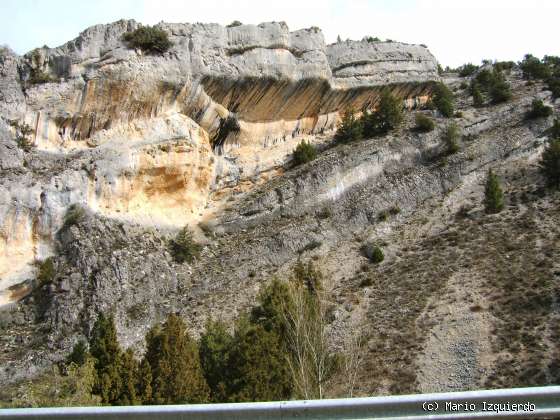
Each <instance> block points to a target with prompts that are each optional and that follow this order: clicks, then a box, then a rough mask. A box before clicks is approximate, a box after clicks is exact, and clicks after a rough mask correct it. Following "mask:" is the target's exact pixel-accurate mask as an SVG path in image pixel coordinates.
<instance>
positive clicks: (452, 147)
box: [442, 123, 461, 155]
mask: <svg viewBox="0 0 560 420" xmlns="http://www.w3.org/2000/svg"><path fill="white" fill-rule="evenodd" d="M460 136H461V134H460V130H459V126H458V125H457V124H456V123H451V124H449V125H448V126H447V127H446V128H445V130H444V131H443V134H442V141H443V144H444V145H445V152H446V153H447V154H448V155H452V154H455V153H457V152H458V151H459V137H460Z"/></svg>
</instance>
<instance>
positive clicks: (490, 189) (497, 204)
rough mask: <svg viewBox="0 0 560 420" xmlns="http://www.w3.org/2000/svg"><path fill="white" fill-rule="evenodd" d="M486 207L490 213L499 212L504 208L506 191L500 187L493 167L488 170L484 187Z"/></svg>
mask: <svg viewBox="0 0 560 420" xmlns="http://www.w3.org/2000/svg"><path fill="white" fill-rule="evenodd" d="M484 208H485V210H486V213H489V214H491V213H499V212H500V211H502V210H503V208H504V193H503V192H502V188H501V187H500V181H499V180H498V177H497V175H496V174H495V173H494V172H492V169H490V170H489V171H488V178H487V179H486V186H485V188H484Z"/></svg>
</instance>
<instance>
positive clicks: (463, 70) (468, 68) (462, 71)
mask: <svg viewBox="0 0 560 420" xmlns="http://www.w3.org/2000/svg"><path fill="white" fill-rule="evenodd" d="M458 70H459V77H467V76H472V75H473V74H474V72H475V71H477V70H478V66H477V65H475V64H472V63H467V64H463V65H462V66H461V67H459V69H458Z"/></svg>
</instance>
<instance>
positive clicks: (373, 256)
mask: <svg viewBox="0 0 560 420" xmlns="http://www.w3.org/2000/svg"><path fill="white" fill-rule="evenodd" d="M363 251H364V255H365V256H366V257H367V258H368V259H369V260H370V261H371V262H372V263H374V264H379V263H380V262H382V261H383V260H384V259H385V254H384V253H383V250H382V249H381V248H380V247H379V246H377V245H375V244H372V243H368V244H366V245H364V247H363Z"/></svg>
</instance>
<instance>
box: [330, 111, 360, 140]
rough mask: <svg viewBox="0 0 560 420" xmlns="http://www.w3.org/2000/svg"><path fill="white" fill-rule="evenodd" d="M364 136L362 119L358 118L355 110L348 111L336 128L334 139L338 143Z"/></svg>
mask: <svg viewBox="0 0 560 420" xmlns="http://www.w3.org/2000/svg"><path fill="white" fill-rule="evenodd" d="M361 138H362V121H361V120H359V119H357V118H356V117H355V115H354V111H352V110H349V111H346V113H345V114H344V116H343V117H342V120H341V122H340V124H339V126H338V129H337V130H336V134H335V136H334V139H335V141H336V142H337V143H349V142H351V141H355V140H359V139H361Z"/></svg>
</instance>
